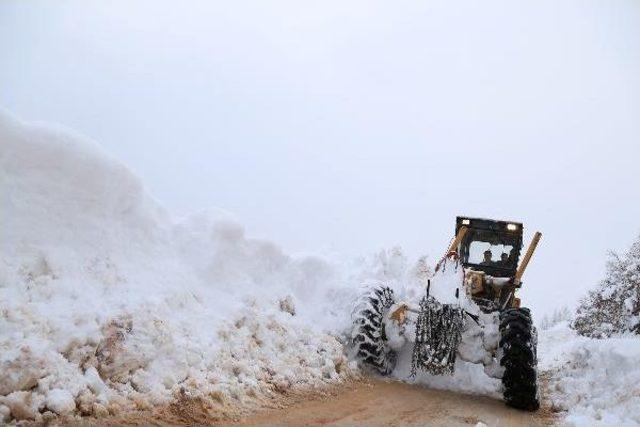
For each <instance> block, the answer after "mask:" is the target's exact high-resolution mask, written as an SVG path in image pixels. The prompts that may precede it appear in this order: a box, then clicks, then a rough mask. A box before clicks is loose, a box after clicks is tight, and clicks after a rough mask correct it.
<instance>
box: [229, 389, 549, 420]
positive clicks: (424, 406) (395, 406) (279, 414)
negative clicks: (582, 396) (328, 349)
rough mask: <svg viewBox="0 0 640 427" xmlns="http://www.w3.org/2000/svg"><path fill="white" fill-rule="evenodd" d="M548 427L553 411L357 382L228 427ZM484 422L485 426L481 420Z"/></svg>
mask: <svg viewBox="0 0 640 427" xmlns="http://www.w3.org/2000/svg"><path fill="white" fill-rule="evenodd" d="M479 422H482V423H484V424H486V425H487V426H500V427H507V426H547V425H551V424H553V417H552V415H551V414H550V413H549V412H547V411H544V410H541V411H538V412H536V413H530V412H522V411H517V410H514V409H511V408H508V407H506V406H505V405H504V404H503V403H502V401H499V400H495V399H491V398H488V397H480V396H469V395H463V394H456V393H452V392H448V391H441V390H430V389H426V388H423V387H419V386H411V385H408V384H405V383H400V382H386V381H380V380H370V381H367V382H366V383H357V384H354V385H352V386H350V387H348V388H346V389H342V390H340V391H339V392H338V393H337V394H335V395H332V396H329V397H325V398H323V399H322V400H306V401H303V402H299V403H298V404H295V405H293V406H291V407H289V408H286V409H279V410H267V411H264V412H260V413H258V414H256V415H253V416H251V417H249V418H247V419H244V420H242V421H240V422H236V423H228V422H227V423H225V425H229V426H243V427H248V426H475V425H477V424H478V423H479ZM481 425H482V424H481Z"/></svg>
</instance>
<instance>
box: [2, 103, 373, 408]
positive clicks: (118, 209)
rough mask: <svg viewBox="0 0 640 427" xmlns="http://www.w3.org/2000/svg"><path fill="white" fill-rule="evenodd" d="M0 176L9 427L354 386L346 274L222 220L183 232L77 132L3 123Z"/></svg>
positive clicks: (184, 225) (199, 222) (218, 216)
mask: <svg viewBox="0 0 640 427" xmlns="http://www.w3.org/2000/svg"><path fill="white" fill-rule="evenodd" d="M0 164H1V167H0V188H2V192H1V193H0V197H2V200H1V202H2V223H3V226H2V239H1V244H2V259H1V265H2V268H1V269H0V274H1V276H0V313H1V316H0V417H2V418H1V419H2V420H4V421H8V420H9V419H12V418H13V419H39V418H40V417H41V415H42V414H43V413H46V412H47V411H50V412H53V413H56V414H70V413H75V414H80V413H81V414H95V415H101V414H106V413H114V412H117V411H120V410H123V409H129V408H146V407H149V406H151V405H155V404H159V403H164V402H167V401H169V400H170V399H171V398H172V397H173V396H175V394H176V393H177V392H180V391H181V390H184V389H187V390H188V391H189V392H190V393H193V394H201V395H207V396H218V397H219V399H222V400H225V399H227V400H230V401H234V402H236V403H238V404H242V403H243V402H244V400H245V399H250V398H255V397H259V396H261V395H264V394H269V393H273V392H274V391H278V390H285V389H287V388H289V387H294V388H295V387H305V386H307V387H313V386H320V385H322V384H324V383H326V382H335V381H341V380H343V379H345V378H348V377H349V376H350V375H352V374H353V372H354V364H353V363H351V364H349V362H348V360H347V359H346V357H345V354H344V351H343V346H342V344H341V343H340V342H339V341H338V339H337V337H338V338H339V334H337V333H334V332H335V331H337V330H339V329H340V328H342V326H340V325H341V324H342V323H345V322H348V321H349V319H348V307H347V305H348V304H349V301H350V299H351V298H352V294H355V293H356V292H357V290H356V289H357V287H354V286H353V283H352V282H350V280H349V277H345V276H344V275H343V273H342V271H341V269H340V268H339V266H334V265H332V264H330V263H329V262H328V261H327V260H325V259H324V258H322V257H317V256H289V255H287V254H285V253H283V252H282V250H281V249H280V248H278V246H277V245H275V244H273V243H271V242H268V241H263V240H257V239H250V238H247V237H246V236H245V234H244V230H243V228H242V227H241V226H240V225H238V224H237V223H236V222H235V221H234V220H233V218H232V217H231V215H229V214H227V213H224V212H222V211H219V210H211V211H208V212H203V213H199V214H196V215H193V216H190V217H188V218H185V219H183V220H181V221H178V222H174V221H172V220H171V219H170V218H169V216H168V215H167V213H166V212H165V211H164V210H163V209H162V207H161V206H160V205H159V204H158V203H157V202H156V201H155V200H153V199H152V198H151V197H150V196H149V195H148V194H147V193H146V191H145V190H144V188H143V186H142V184H141V183H140V181H139V180H138V179H137V178H136V177H135V176H134V175H133V174H132V173H131V172H130V171H129V170H127V168H126V167H124V166H123V165H122V164H120V163H119V162H118V161H116V160H114V159H112V158H111V157H110V156H108V155H107V154H106V153H104V151H103V150H102V149H101V148H100V146H99V145H97V144H96V143H94V142H92V141H90V140H88V139H86V138H84V137H82V136H79V135H77V134H75V133H73V132H71V131H69V130H66V129H61V128H55V127H51V126H43V125H34V124H25V123H22V122H20V121H19V120H17V119H15V118H13V117H12V116H10V114H8V113H6V112H2V113H1V114H0ZM351 271H356V270H351ZM359 279H360V277H358V276H357V274H356V275H355V276H354V277H353V280H359ZM341 304H343V305H342V306H341Z"/></svg>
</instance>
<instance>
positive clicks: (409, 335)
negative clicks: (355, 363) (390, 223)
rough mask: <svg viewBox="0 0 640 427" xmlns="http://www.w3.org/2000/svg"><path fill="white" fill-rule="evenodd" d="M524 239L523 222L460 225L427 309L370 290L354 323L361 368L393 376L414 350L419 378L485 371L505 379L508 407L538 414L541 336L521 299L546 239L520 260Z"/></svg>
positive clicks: (423, 303)
mask: <svg viewBox="0 0 640 427" xmlns="http://www.w3.org/2000/svg"><path fill="white" fill-rule="evenodd" d="M522 235H523V227H522V224H521V223H518V222H512V221H496V220H490V219H482V218H469V217H457V218H456V228H455V237H454V239H453V241H452V242H451V244H450V246H449V249H448V250H447V252H446V253H445V256H444V257H443V258H442V259H441V260H440V262H439V263H438V264H437V265H436V268H435V272H434V273H433V275H431V277H430V278H428V279H427V280H426V283H423V285H424V293H423V295H422V297H421V298H420V299H419V301H397V300H396V295H395V293H394V290H393V289H392V288H391V287H389V286H387V285H385V284H377V285H374V286H371V287H369V288H368V289H367V290H366V291H365V292H364V293H363V295H362V297H361V299H360V300H359V303H358V304H357V305H356V308H355V309H354V312H353V316H352V317H353V321H354V323H353V325H354V327H353V333H352V342H353V348H354V353H355V354H356V356H357V358H358V359H359V361H360V362H361V364H363V365H364V366H366V367H368V368H370V369H373V370H374V371H376V372H378V373H380V374H382V375H389V374H391V373H392V372H393V369H394V367H395V365H396V361H397V358H398V354H399V352H402V351H407V349H411V373H412V375H414V376H415V375H416V373H417V371H418V370H420V371H425V372H428V373H430V374H432V375H452V374H453V373H454V370H455V366H456V361H457V360H461V361H464V362H471V363H477V364H482V365H483V366H484V371H485V373H486V374H487V375H489V376H490V377H493V378H499V379H501V382H502V386H503V396H504V401H505V403H506V404H507V405H509V406H512V407H515V408H519V409H524V410H537V409H538V408H539V406H540V404H539V397H538V385H537V333H536V329H535V327H534V326H533V322H532V318H531V312H530V311H529V309H527V308H524V307H521V306H520V299H519V298H518V297H517V296H516V292H517V290H518V289H519V288H520V287H521V286H522V276H523V274H524V271H525V269H526V268H527V265H528V264H529V261H530V260H531V256H532V255H533V252H534V251H535V248H536V246H537V244H538V242H539V241H540V238H541V236H542V235H541V233H539V232H536V233H535V235H534V237H533V240H532V241H531V243H530V245H529V247H528V249H527V251H526V253H525V254H524V256H523V257H522V259H520V251H521V249H522ZM408 344H412V345H413V347H412V348H411V347H410V346H409V345H408Z"/></svg>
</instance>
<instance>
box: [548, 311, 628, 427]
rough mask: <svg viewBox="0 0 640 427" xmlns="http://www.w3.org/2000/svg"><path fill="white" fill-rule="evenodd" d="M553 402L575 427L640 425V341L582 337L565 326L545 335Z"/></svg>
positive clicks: (568, 423) (553, 329)
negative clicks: (564, 412)
mask: <svg viewBox="0 0 640 427" xmlns="http://www.w3.org/2000/svg"><path fill="white" fill-rule="evenodd" d="M539 354H540V356H539V357H540V361H539V368H540V369H541V370H542V371H545V372H546V373H547V375H548V377H549V384H548V389H547V398H548V400H550V403H551V405H552V407H554V408H555V409H556V410H560V411H567V413H566V418H565V419H564V423H565V424H567V425H571V426H576V427H577V426H603V427H604V426H621V427H622V426H638V425H640V369H639V363H640V340H639V339H638V337H637V335H628V336H619V337H616V338H608V339H602V340H599V339H593V338H586V337H583V336H579V335H577V334H576V332H575V331H574V330H572V329H569V326H568V324H567V322H562V323H560V324H558V325H556V326H554V327H552V328H550V329H549V330H546V331H543V332H542V333H541V334H540V342H539Z"/></svg>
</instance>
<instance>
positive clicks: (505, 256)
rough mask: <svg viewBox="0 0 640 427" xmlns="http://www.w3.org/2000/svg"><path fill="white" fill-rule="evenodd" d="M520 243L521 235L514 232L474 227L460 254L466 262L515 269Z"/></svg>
mask: <svg viewBox="0 0 640 427" xmlns="http://www.w3.org/2000/svg"><path fill="white" fill-rule="evenodd" d="M519 244H520V240H519V236H518V235H514V234H512V233H501V232H496V231H493V230H477V229H476V230H473V229H472V230H469V232H468V233H467V236H465V239H464V240H463V243H462V245H461V247H460V249H461V253H460V256H461V258H462V262H463V263H465V264H474V265H478V266H486V267H493V268H499V269H508V270H514V269H515V267H516V263H517V261H518V255H519V254H520V248H519ZM516 246H518V247H516Z"/></svg>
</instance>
